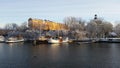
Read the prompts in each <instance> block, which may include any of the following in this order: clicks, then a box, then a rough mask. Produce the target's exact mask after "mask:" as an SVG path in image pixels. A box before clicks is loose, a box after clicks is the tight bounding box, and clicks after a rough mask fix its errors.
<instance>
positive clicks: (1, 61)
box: [0, 43, 120, 68]
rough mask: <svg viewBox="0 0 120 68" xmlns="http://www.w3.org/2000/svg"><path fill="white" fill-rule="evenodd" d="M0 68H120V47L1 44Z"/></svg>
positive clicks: (102, 45)
mask: <svg viewBox="0 0 120 68" xmlns="http://www.w3.org/2000/svg"><path fill="white" fill-rule="evenodd" d="M0 68H120V44H115V43H91V44H54V45H51V44H39V45H32V44H31V43H14V44H5V43H0Z"/></svg>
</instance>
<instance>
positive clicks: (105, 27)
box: [86, 19, 113, 38]
mask: <svg viewBox="0 0 120 68" xmlns="http://www.w3.org/2000/svg"><path fill="white" fill-rule="evenodd" d="M112 29H113V25H112V24H111V23H110V22H106V21H104V20H102V19H97V20H91V21H90V22H89V23H88V24H87V26H86V30H87V32H88V37H92V38H103V37H107V36H108V34H109V32H111V31H112Z"/></svg>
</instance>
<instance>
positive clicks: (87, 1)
mask: <svg viewBox="0 0 120 68" xmlns="http://www.w3.org/2000/svg"><path fill="white" fill-rule="evenodd" d="M94 14H97V15H98V16H99V17H102V18H104V19H105V20H107V21H111V22H114V21H120V0H0V25H4V24H6V23H19V24H20V23H23V22H25V21H26V22H27V20H28V18H30V17H31V18H38V19H48V20H52V21H56V22H63V19H64V18H65V17H68V16H75V17H81V18H82V19H84V20H87V21H88V20H90V19H92V18H93V17H94Z"/></svg>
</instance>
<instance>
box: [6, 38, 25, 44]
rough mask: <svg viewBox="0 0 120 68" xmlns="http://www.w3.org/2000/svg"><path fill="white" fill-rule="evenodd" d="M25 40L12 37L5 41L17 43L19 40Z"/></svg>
mask: <svg viewBox="0 0 120 68" xmlns="http://www.w3.org/2000/svg"><path fill="white" fill-rule="evenodd" d="M23 41H25V40H24V38H20V39H18V38H17V37H10V38H8V39H7V40H6V41H5V42H6V43H17V42H23Z"/></svg>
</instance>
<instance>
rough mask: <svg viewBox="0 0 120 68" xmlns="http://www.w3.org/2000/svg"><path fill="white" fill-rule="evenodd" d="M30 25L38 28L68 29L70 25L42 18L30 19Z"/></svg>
mask: <svg viewBox="0 0 120 68" xmlns="http://www.w3.org/2000/svg"><path fill="white" fill-rule="evenodd" d="M28 26H29V27H30V28H32V29H38V30H67V29H68V27H67V26H66V25H64V24H62V23H57V22H53V21H50V20H42V19H32V18H29V19H28Z"/></svg>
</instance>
